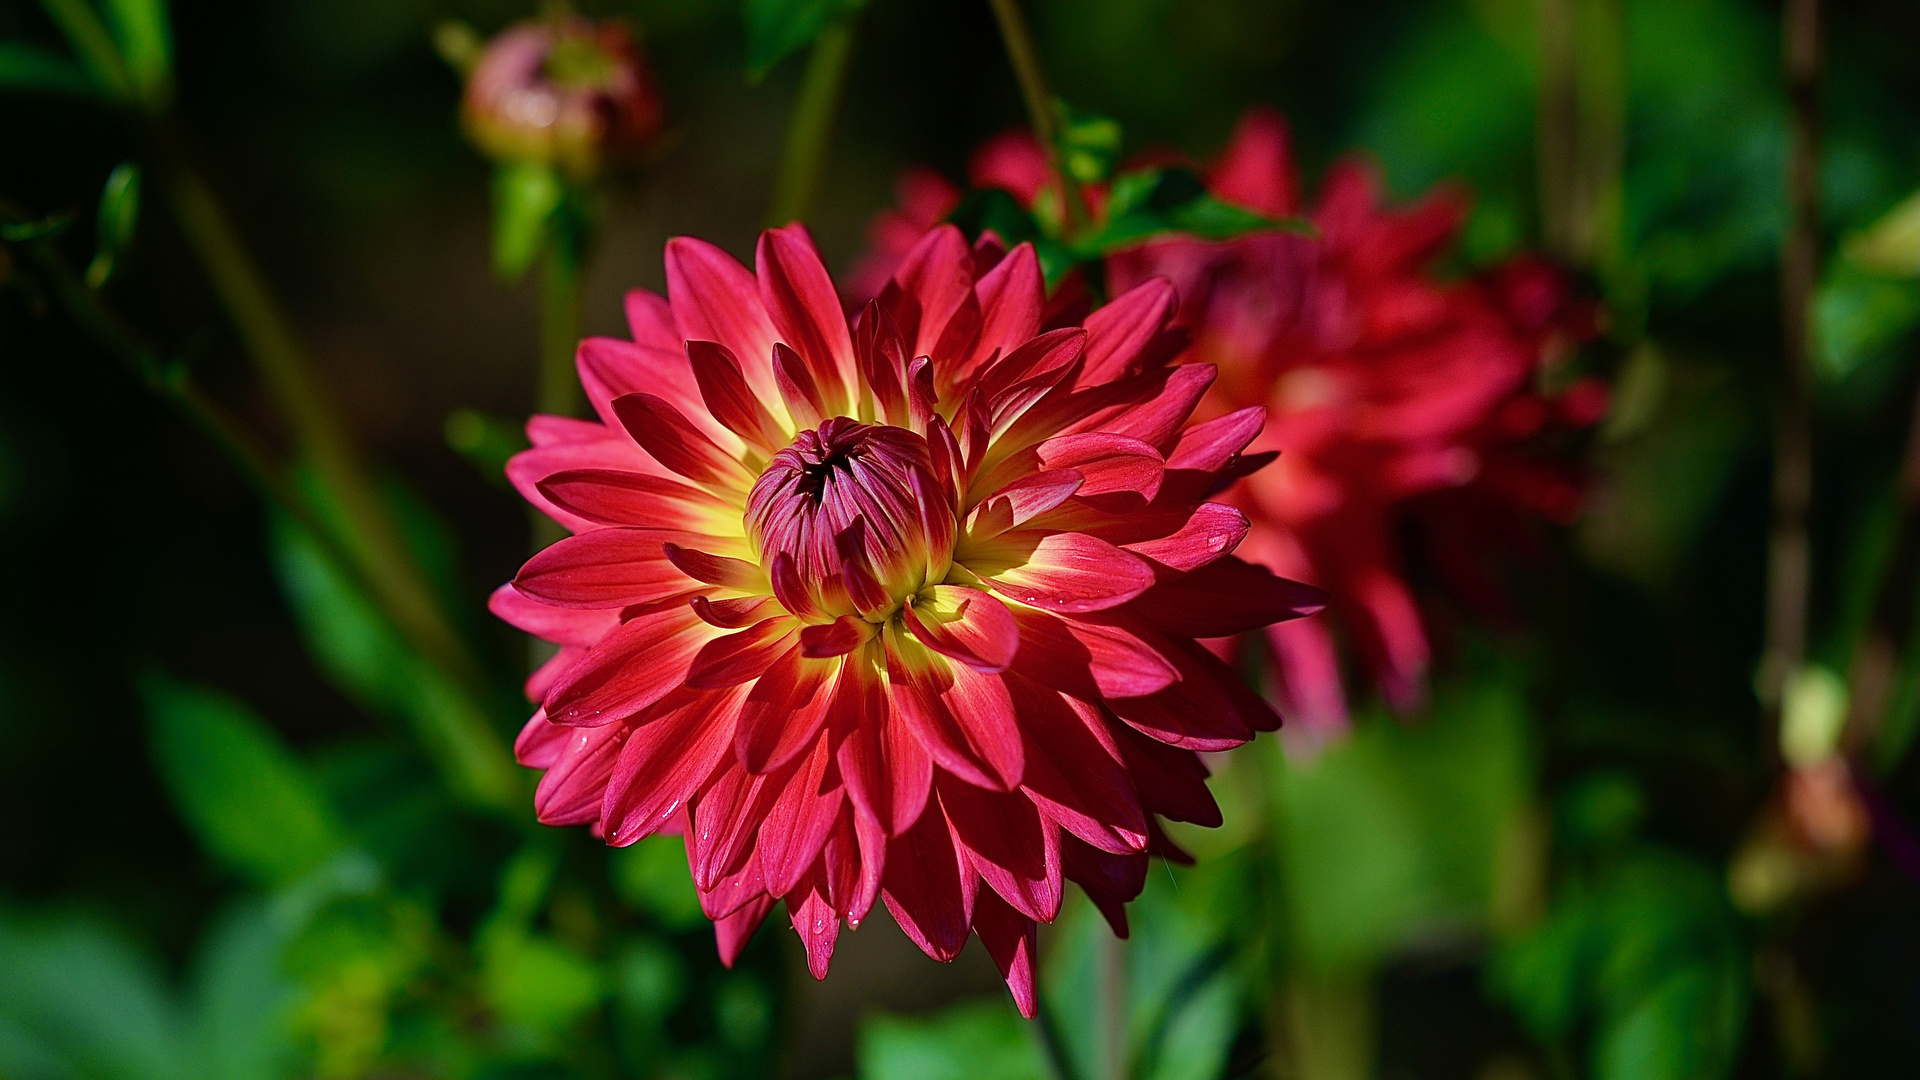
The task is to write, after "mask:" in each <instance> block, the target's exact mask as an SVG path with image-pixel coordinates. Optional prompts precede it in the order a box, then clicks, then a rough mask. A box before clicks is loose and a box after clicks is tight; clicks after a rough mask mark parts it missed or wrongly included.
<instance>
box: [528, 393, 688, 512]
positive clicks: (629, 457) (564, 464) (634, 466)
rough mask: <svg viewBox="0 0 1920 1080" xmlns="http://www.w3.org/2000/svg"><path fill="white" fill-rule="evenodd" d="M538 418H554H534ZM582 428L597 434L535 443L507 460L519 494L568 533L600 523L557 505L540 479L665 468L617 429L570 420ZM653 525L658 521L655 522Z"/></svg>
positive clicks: (654, 472) (649, 470)
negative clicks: (570, 473)
mask: <svg viewBox="0 0 1920 1080" xmlns="http://www.w3.org/2000/svg"><path fill="white" fill-rule="evenodd" d="M535 419H536V420H540V419H551V418H548V417H535ZM569 423H578V424H580V425H581V426H582V427H589V428H591V429H592V430H593V431H594V432H596V433H597V434H596V435H595V437H594V438H591V439H585V440H581V441H569V442H554V443H548V444H545V445H540V444H535V446H534V447H533V449H531V450H522V451H521V452H519V453H517V454H515V455H513V457H511V458H509V459H507V469H506V475H507V482H508V483H510V484H512V485H513V489H514V490H515V491H517V492H519V493H520V497H521V498H523V499H525V500H527V502H529V503H531V504H532V505H533V507H534V508H535V509H537V510H539V511H540V512H541V513H543V514H545V515H547V516H548V517H550V518H552V519H553V520H555V521H557V522H559V523H560V524H561V525H563V526H565V527H566V529H567V531H568V532H586V531H587V530H589V529H593V528H596V527H597V526H598V525H599V523H598V522H594V521H589V520H587V519H586V518H582V517H579V516H577V515H574V514H571V513H568V512H567V511H565V510H562V509H560V508H559V507H557V506H555V505H554V504H553V503H552V502H551V501H550V500H548V498H547V496H546V495H545V494H544V493H542V492H541V490H540V481H542V480H545V479H546V478H547V477H550V476H552V475H554V474H555V473H561V472H566V471H568V470H574V469H612V470H619V471H623V472H640V473H650V474H659V473H664V472H665V471H666V470H665V469H662V468H661V467H660V463H659V462H656V461H654V460H653V459H652V458H650V457H648V456H647V455H646V453H645V452H644V451H642V450H641V449H640V448H639V447H638V446H635V445H634V442H633V440H632V439H629V438H627V437H626V435H625V434H624V433H622V432H621V431H620V430H619V429H618V428H614V429H609V428H607V427H605V426H604V425H601V424H589V423H587V422H585V421H569ZM535 426H536V425H535V424H533V423H532V422H529V423H528V424H527V428H528V430H529V431H531V430H534V428H535ZM654 524H658V522H655V523H654Z"/></svg>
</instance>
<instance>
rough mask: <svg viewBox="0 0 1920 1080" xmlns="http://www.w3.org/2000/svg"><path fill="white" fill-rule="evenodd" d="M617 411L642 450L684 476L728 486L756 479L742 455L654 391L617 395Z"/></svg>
mask: <svg viewBox="0 0 1920 1080" xmlns="http://www.w3.org/2000/svg"><path fill="white" fill-rule="evenodd" d="M613 411H614V415H616V416H618V417H619V419H620V426H621V427H624V428H626V429H627V434H629V435H631V436H633V441H634V442H637V443H639V444H640V448H641V449H642V450H645V451H646V452H647V453H649V454H651V455H652V456H653V459H654V460H655V461H658V462H659V463H660V464H661V465H663V466H665V467H667V468H668V469H671V470H672V471H674V472H676V473H679V474H680V475H681V476H684V477H686V478H687V479H689V480H692V481H694V482H695V483H700V484H710V485H715V486H722V487H728V488H733V487H740V488H744V487H745V486H746V485H748V484H751V483H752V482H753V475H752V474H751V473H749V472H747V470H746V467H745V466H743V465H741V464H740V461H739V459H738V458H736V457H734V456H733V455H731V454H728V453H727V452H726V451H724V450H722V449H721V448H720V447H719V446H718V445H717V444H716V443H715V442H714V441H713V440H712V439H711V438H708V437H707V434H706V433H705V432H703V431H701V430H700V429H699V428H698V427H695V426H694V425H693V424H692V423H689V422H688V420H687V418H686V417H685V416H684V415H682V414H681V412H680V410H679V409H676V408H674V407H673V405H672V404H670V403H668V402H667V401H666V400H664V399H662V398H660V397H657V396H655V395H653V394H646V393H635V394H625V395H622V396H620V397H618V398H615V399H614V402H613Z"/></svg>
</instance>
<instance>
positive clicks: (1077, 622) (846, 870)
mask: <svg viewBox="0 0 1920 1080" xmlns="http://www.w3.org/2000/svg"><path fill="white" fill-rule="evenodd" d="M666 263H667V282H668V297H667V298H665V299H663V298H661V297H659V296H656V295H654V294H652V293H649V292H634V293H632V294H630V295H629V296H628V299H627V312H628V318H629V321H630V323H631V325H632V331H633V340H632V341H619V340H614V339H610V338H593V339H589V340H588V341H586V342H585V343H583V344H582V345H581V347H580V353H579V366H580V377H581V381H582V383H583V384H584V385H585V388H586V391H587V395H588V397H589V398H590V399H591V400H592V402H593V405H594V408H595V410H596V411H597V412H598V414H599V420H597V421H580V420H566V419H561V418H558V417H547V416H542V417H535V418H534V420H533V421H532V422H531V423H530V424H529V425H528V433H529V434H530V435H531V437H532V439H533V442H534V447H533V449H531V450H528V451H526V452H525V453H523V454H521V455H519V456H518V457H516V458H515V459H514V460H513V462H512V463H511V465H510V466H509V468H508V473H509V475H510V477H511V478H512V479H513V481H514V483H515V485H516V486H517V487H518V488H519V489H520V491H521V492H522V493H524V494H525V496H526V497H527V498H528V499H529V500H531V501H532V502H533V503H534V504H535V505H536V506H538V507H540V508H541V509H542V510H544V511H545V512H546V513H548V514H549V515H551V516H552V517H553V518H554V519H555V520H556V521H558V522H560V523H561V524H562V525H565V526H566V527H567V528H568V529H570V530H572V532H573V533H574V535H573V536H571V537H569V538H567V539H564V540H561V541H560V542H559V543H557V544H555V545H554V546H552V547H551V548H548V549H547V550H545V551H543V552H541V553H540V554H539V555H536V556H535V557H534V558H533V559H532V560H531V561H529V562H528V563H527V565H526V567H525V568H524V569H522V570H521V572H520V574H519V576H518V577H516V578H515V579H514V581H513V582H512V584H510V585H507V586H503V587H502V588H501V589H500V590H498V591H497V592H496V593H495V594H494V598H493V610H494V611H495V613H497V614H498V615H500V616H501V617H502V618H504V619H506V620H507V621H509V622H511V623H513V624H514V625H515V626H518V627H520V628H522V629H524V630H527V631H529V632H531V633H534V634H537V635H540V636H541V637H544V638H547V639H548V640H551V641H554V642H556V643H558V644H559V645H560V646H561V648H560V652H559V654H558V655H557V656H556V657H555V658H554V659H553V660H552V661H551V662H550V663H548V664H547V665H546V666H544V667H543V668H541V670H540V671H539V672H538V673H536V674H535V675H534V677H533V678H532V679H531V680H530V681H529V683H528V692H529V695H530V696H531V697H532V698H533V699H534V700H536V701H538V702H540V703H541V708H540V710H539V711H538V712H536V713H535V714H534V717H533V719H532V720H531V721H529V722H528V724H527V726H526V729H525V730H524V731H523V732H522V733H521V735H520V739H519V742H518V745H517V747H516V750H517V752H518V754H519V757H520V760H521V761H522V762H523V763H525V764H527V765H529V766H532V767H535V768H540V769H545V770H546V774H545V776H543V777H542V778H541V781H540V785H539V789H538V793H537V795H536V799H535V802H536V807H537V810H538V812H539V816H540V820H542V821H544V822H547V823H549V824H554V825H577V824H590V825H592V826H593V827H594V829H595V830H596V832H597V833H598V834H599V835H601V836H603V837H604V838H605V839H606V840H607V842H608V843H611V844H615V845H620V844H630V843H633V842H634V841H635V840H638V839H640V838H641V837H644V836H647V835H649V834H651V833H656V832H677V833H679V834H681V835H683V836H684V837H685V843H686V849H687V861H688V864H689V866H690V867H691V869H692V872H693V878H694V883H695V885H696V887H697V888H698V890H699V895H700V902H701V904H702V906H703V907H704V909H705V910H706V913H707V914H708V915H709V916H710V917H712V918H713V919H714V920H715V923H716V935H717V938H718V941H719V948H720V953H721V956H722V958H723V959H724V960H727V961H728V962H731V961H732V959H733V958H734V957H735V956H736V955H737V954H738V952H739V950H740V949H741V948H742V947H743V945H744V944H745V942H746V940H747V938H748V937H749V935H750V934H751V933H752V932H753V930H754V928H755V927H756V926H758V925H759V923H760V922H761V920H762V919H763V918H764V917H765V916H766V915H767V913H768V911H769V910H770V908H771V907H772V905H773V903H774V902H775V901H776V900H782V901H785V903H786V906H787V913H788V916H789V917H790V919H791V920H792V923H793V927H794V929H795V931H796V932H797V933H798V934H799V935H800V938H801V940H802V941H803V942H804V944H805V946H806V951H807V956H808V962H809V965H810V967H811V969H812V971H813V973H814V974H815V975H816V976H821V977H823V976H824V975H825V973H826V970H827V963H828V960H829V958H830V956H831V954H832V951H833V945H834V941H835V939H836V937H837V935H838V933H839V928H840V923H841V921H842V920H845V921H846V922H847V924H848V925H850V926H857V925H858V924H859V922H860V921H861V920H862V919H864V918H865V917H866V915H867V913H868V911H869V910H870V909H871V907H872V905H873V904H874V902H875V900H876V899H880V900H884V901H885V903H886V906H887V908H888V910H889V911H891V912H892V914H893V917H894V919H895V920H896V921H897V922H898V923H899V924H900V927H901V928H902V929H903V930H904V931H905V932H906V933H907V935H908V936H909V937H910V938H912V939H913V940H914V941H915V942H916V943H917V944H919V946H920V947H921V948H922V949H923V950H925V951H926V953H927V954H928V955H930V956H932V957H934V958H936V959H940V960H950V959H952V958H953V957H954V956H955V955H956V954H957V953H958V952H959V951H960V948H961V946H962V945H963V944H964V943H965V941H966V938H967V935H968V933H969V931H971V932H973V933H976V934H978V935H979V936H980V938H981V940H982V941H983V942H984V943H985V945H986V947H987V949H988V951H989V952H991V953H992V955H993V957H994V959H995V961H996V962H998V964H999V965H1000V968H1001V970H1002V971H1003V972H1004V973H1005V974H1006V978H1007V984H1008V986H1009V988H1010V989H1011V990H1012V992H1013V996H1014V999H1015V1001H1016V1002H1017V1003H1018V1005H1019V1007H1020V1009H1021V1010H1022V1011H1023V1012H1024V1013H1026V1014H1027V1015H1029V1016H1031V1015H1032V1013H1033V1009H1034V984H1033V948H1034V928H1035V924H1036V922H1041V921H1047V920H1050V919H1052V918H1053V917H1054V915H1055V914H1056V913H1057V912H1058V910H1059V907H1060V901H1061V893H1062V889H1063V888H1064V882H1065V881H1067V880H1071V881H1075V882H1077V883H1079V884H1080V886H1081V887H1082V888H1083V889H1084V890H1085V891H1086V892H1087V894H1088V895H1089V896H1090V897H1091V898H1092V899H1093V900H1094V901H1095V902H1096V903H1097V904H1099V905H1100V907H1101V909H1102V910H1103V911H1105V912H1106V914H1107V917H1108V918H1109V919H1110V920H1112V922H1113V923H1114V926H1115V929H1116V931H1118V932H1124V928H1125V915H1124V910H1123V907H1122V905H1123V904H1124V903H1125V902H1126V901H1127V900H1129V899H1131V898H1132V897H1133V896H1135V895H1137V894H1138V892H1139V890H1140V888H1141V886H1142V884H1143V881H1144V875H1145V873H1146V864H1147V857H1148V854H1149V853H1150V852H1161V853H1175V852H1174V850H1173V849H1171V848H1170V847H1169V846H1168V845H1167V844H1166V841H1165V840H1164V838H1163V837H1162V835H1161V833H1160V831H1159V826H1158V825H1157V824H1156V817H1164V818H1169V819H1173V820H1179V821H1191V822H1197V823H1201V824H1217V823H1218V822H1219V811H1218V810H1217V809H1216V808H1215V806H1214V803H1213V800H1212V798H1211V797H1210V796H1209V795H1208V793H1207V789H1206V785H1205V783H1204V781H1205V777H1206V769H1205V767H1204V766H1203V765H1202V764H1201V761H1200V759H1199V757H1198V754H1197V752H1199V751H1211V750H1222V749H1226V748H1228V747H1232V746H1237V745H1239V744H1241V743H1244V742H1246V741H1247V740H1249V739H1251V738H1252V737H1253V734H1254V732H1256V731H1262V730H1271V729H1273V728H1275V727H1277V726H1278V725H1279V722H1280V718H1279V717H1278V716H1277V715H1276V714H1275V713H1274V712H1273V711H1272V710H1271V709H1270V708H1269V707H1268V706H1267V705H1266V704H1265V703H1264V702H1262V701H1261V700H1260V699H1259V698H1258V697H1256V696H1254V695H1252V694H1250V693H1248V692H1247V691H1245V690H1244V689H1242V687H1241V685H1240V683H1239V682H1238V680H1237V679H1236V678H1235V677H1234V674H1233V672H1232V671H1231V670H1229V669H1228V668H1227V667H1226V665H1224V664H1223V663H1221V662H1220V661H1219V660H1218V659H1216V658H1215V656H1214V654H1213V653H1212V652H1210V651H1208V650H1207V649H1206V648H1205V647H1203V646H1201V645H1199V644H1197V643H1196V641H1195V639H1197V638H1217V637H1222V636H1225V635H1231V634H1238V633H1241V632H1243V631H1246V630H1250V629H1253V628H1255V627H1259V626H1264V625H1266V624H1268V623H1270V622H1273V621H1274V620H1276V619H1288V618H1293V617H1296V616H1299V615H1304V614H1308V613H1311V612H1312V611H1314V610H1317V609H1318V607H1319V606H1320V604H1321V597H1320V594H1319V593H1318V591H1317V590H1315V589H1313V588H1311V587H1309V586H1304V585H1300V584H1298V583H1295V582H1292V581H1287V580H1284V579H1281V578H1278V577H1275V576H1274V575H1273V574H1271V573H1269V572H1268V571H1266V570H1263V569H1261V568H1259V567H1256V566H1253V565H1251V564H1249V563H1246V562H1242V561H1240V560H1239V559H1236V558H1234V557H1233V555H1232V554H1231V552H1232V551H1233V550H1234V548H1235V547H1236V546H1237V545H1238V544H1239V543H1240V540H1241V538H1242V537H1243V536H1245V534H1246V531H1247V519H1246V517H1245V515H1244V514H1243V513H1242V512H1241V511H1239V510H1237V509H1235V508H1234V507H1232V506H1229V505H1226V504H1223V503H1219V502H1209V501H1207V500H1208V497H1209V496H1210V495H1213V494H1214V493H1217V492H1218V491H1220V490H1221V489H1222V488H1224V487H1225V486H1226V485H1227V484H1229V483H1230V482H1231V481H1232V480H1233V479H1234V478H1235V477H1236V476H1237V475H1239V474H1240V473H1241V472H1243V471H1244V470H1245V469H1246V468H1247V467H1248V461H1247V459H1244V458H1243V457H1242V456H1241V451H1242V450H1243V449H1244V448H1245V447H1246V445H1247V444H1248V443H1249V442H1250V441H1251V440H1252V439H1253V438H1254V437H1255V436H1256V435H1258V433H1259V431H1260V426H1261V422H1262V410H1261V409H1260V408H1259V407H1252V408H1247V409H1242V410H1239V411H1236V412H1230V413H1225V414H1222V415H1221V416H1219V417H1217V418H1215V419H1213V420H1211V421H1208V422H1205V423H1200V424H1190V423H1189V422H1188V421H1189V417H1190V415H1191V414H1192V412H1193V410H1194V408H1195V407H1196V406H1197V405H1198V404H1199V402H1200V399H1201V396H1202V395H1203V394H1204V393H1205V391H1206V389H1207V386H1208V384H1209V383H1211V382H1212V379H1213V372H1212V370H1211V369H1210V368H1207V367H1204V366H1200V365H1192V366H1186V367H1170V366H1168V361H1169V360H1170V359H1171V357H1172V356H1173V355H1174V354H1175V353H1176V352H1178V350H1179V347H1180V343H1181V338H1180V336H1179V334H1178V332H1177V331H1170V330H1169V329H1168V322H1169V320H1170V318H1171V317H1172V315H1173V308H1174V295H1173V290H1172V288H1171V287H1170V286H1169V285H1168V284H1167V283H1165V282H1163V281H1149V282H1146V283H1143V284H1142V285H1140V286H1139V287H1138V288H1136V289H1133V290H1131V291H1130V292H1128V293H1127V294H1126V295H1124V296H1121V297H1119V298H1117V299H1116V300H1114V302H1113V303H1111V304H1108V305H1107V306H1106V307H1104V308H1101V309H1100V310H1098V311H1096V312H1094V313H1093V314H1092V315H1091V316H1089V317H1088V318H1087V320H1086V324H1085V325H1084V326H1075V327H1070V328H1064V329H1057V330H1053V331H1050V332H1047V333H1041V332H1040V330H1039V325H1040V314H1041V310H1042V306H1043V304H1044V303H1045V296H1044V291H1043V287H1042V283H1041V277H1040V269H1039V264H1038V260H1037V259H1036V258H1035V257H1034V254H1033V251H1032V249H1031V248H1029V247H1026V246H1022V247H1019V248H1015V249H1014V250H1013V251H1011V252H1006V251H1003V250H1002V249H1001V248H999V247H998V246H996V245H994V244H992V243H991V242H988V243H985V244H981V245H977V246H974V247H969V246H968V244H967V243H966V241H965V239H964V238H963V237H962V236H961V234H960V232H959V231H958V230H957V229H954V228H952V227H950V226H943V227H940V228H936V229H934V230H932V231H930V232H928V233H926V234H925V235H923V236H922V237H921V238H920V240H919V242H918V243H917V244H915V245H914V247H913V249H912V250H911V251H910V252H908V253H907V255H906V257H905V258H904V260H903V261H902V262H901V265H900V267H899V270H898V272H897V273H895V274H894V275H893V277H892V279H891V281H890V282H889V284H888V285H887V286H886V287H885V288H884V289H883V290H881V293H880V295H879V297H878V298H877V299H876V300H874V301H873V302H871V303H869V304H868V305H867V306H866V307H865V309H864V310H862V311H861V312H860V314H859V316H858V317H857V318H856V319H855V320H854V321H853V322H852V324H851V326H850V325H849V323H848V320H847V319H846V317H845V316H844V315H843V314H842V309H841V306H840V301H839V298H838V296H837V295H836V293H835V290H834V285H833V282H832V280H831V279H829V277H828V275H827V272H826V270H825V269H823V268H822V266H821V263H820V259H819V256H818V255H817V254H816V253H815V250H814V247H813V244H812V241H811V240H810V239H809V238H808V236H807V234H806V232H805V231H804V230H803V229H801V228H799V227H798V226H791V227H788V228H785V229H776V230H772V231H769V232H767V233H764V234H763V235H762V236H761V238H760V243H759V249H758V252H757V259H756V263H757V265H756V269H755V271H748V270H747V269H746V268H744V267H742V266H741V265H740V264H738V263H737V262H735V261H734V260H733V259H732V258H730V257H729V256H727V255H726V254H725V253H724V252H722V251H720V250H719V249H717V248H715V247H713V246H711V245H709V244H705V243H702V242H701V241H698V240H692V239H687V238H681V239H676V240H673V241H671V242H670V243H669V244H668V245H667V253H666Z"/></svg>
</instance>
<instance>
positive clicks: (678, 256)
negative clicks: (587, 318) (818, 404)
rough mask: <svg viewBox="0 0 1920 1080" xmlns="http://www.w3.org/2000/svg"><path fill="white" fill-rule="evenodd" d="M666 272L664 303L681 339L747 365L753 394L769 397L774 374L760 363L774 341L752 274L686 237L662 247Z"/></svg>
mask: <svg viewBox="0 0 1920 1080" xmlns="http://www.w3.org/2000/svg"><path fill="white" fill-rule="evenodd" d="M666 266H667V299H668V302H669V303H670V304H671V306H672V311H673V319H674V324H675V327H676V328H677V329H678V331H679V332H680V335H681V337H682V338H683V339H684V340H688V341H716V342H719V343H720V344H722V345H725V346H726V347H727V349H728V350H729V351H730V352H732V353H733V355H734V356H735V357H736V358H738V359H740V360H741V361H742V362H743V363H744V364H746V365H748V366H747V368H746V371H745V374H746V377H747V381H748V382H749V383H750V384H752V386H753V388H754V390H755V391H756V392H757V393H759V394H760V395H761V396H762V397H763V398H765V397H766V396H767V395H769V394H770V393H771V392H772V390H773V373H772V372H771V371H768V370H767V369H766V368H765V366H764V365H763V364H762V360H763V359H764V358H765V357H766V356H767V355H768V351H769V350H771V349H772V348H773V342H774V339H775V338H777V337H778V336H779V335H778V334H777V333H775V331H774V329H773V323H772V322H771V321H769V320H768V318H767V312H766V309H765V308H763V307H761V306H760V297H759V292H758V286H757V285H756V283H755V282H754V278H753V272H752V271H750V270H748V269H747V268H746V267H744V266H741V265H740V264H739V263H738V262H736V261H735V260H734V258H733V256H731V255H729V254H727V253H726V252H724V251H722V250H720V249H719V248H717V247H715V246H713V245H712V244H709V243H707V242H706V241H704V240H695V239H694V238H692V237H690V236H676V237H674V238H673V239H671V240H669V241H667V252H666ZM756 365H758V369H757V370H756Z"/></svg>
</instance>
